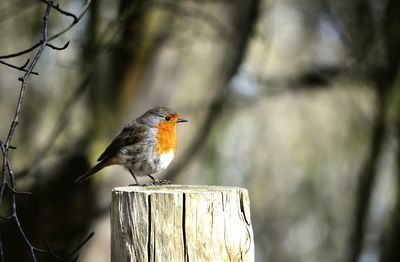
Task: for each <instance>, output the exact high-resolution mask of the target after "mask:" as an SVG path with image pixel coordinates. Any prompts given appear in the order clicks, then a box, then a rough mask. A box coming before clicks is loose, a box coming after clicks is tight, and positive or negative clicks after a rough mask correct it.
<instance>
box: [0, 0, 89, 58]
mask: <svg viewBox="0 0 400 262" xmlns="http://www.w3.org/2000/svg"><path fill="white" fill-rule="evenodd" d="M91 2H92V0H87V1H86V4H85V6H84V7H83V8H82V10H81V12H80V13H79V15H77V16H76V19H74V20H73V21H72V23H71V24H70V25H69V26H67V27H66V28H65V29H63V30H61V31H60V32H58V33H57V34H55V35H53V36H50V37H48V40H47V41H52V40H54V39H56V38H57V37H59V36H61V35H63V34H65V33H66V32H68V31H69V30H70V29H71V28H72V27H74V26H75V25H76V24H77V23H78V22H79V21H80V20H81V19H82V17H83V16H84V15H85V14H86V12H87V10H88V9H89V6H90V3H91ZM41 45H42V43H41V42H38V43H36V44H34V45H33V46H31V47H29V48H27V49H25V50H22V51H20V52H16V53H12V54H8V55H2V56H0V59H6V58H11V57H16V56H21V55H23V54H27V53H29V52H31V51H32V50H35V49H36V48H38V47H40V46H41Z"/></svg>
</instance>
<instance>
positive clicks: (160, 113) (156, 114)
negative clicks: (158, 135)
mask: <svg viewBox="0 0 400 262" xmlns="http://www.w3.org/2000/svg"><path fill="white" fill-rule="evenodd" d="M141 120H142V121H143V123H145V124H147V125H150V126H153V127H166V128H167V127H171V128H172V127H175V126H176V124H177V123H182V122H187V120H186V119H185V118H182V117H181V116H180V115H179V114H178V113H176V112H174V111H172V110H171V109H169V108H166V107H156V108H153V109H151V110H149V111H147V112H146V113H145V114H144V115H143V116H142V117H141Z"/></svg>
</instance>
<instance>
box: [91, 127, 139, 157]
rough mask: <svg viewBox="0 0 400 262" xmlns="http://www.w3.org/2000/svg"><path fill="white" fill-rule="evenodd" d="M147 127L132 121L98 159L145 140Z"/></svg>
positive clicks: (114, 154) (110, 155)
mask: <svg viewBox="0 0 400 262" xmlns="http://www.w3.org/2000/svg"><path fill="white" fill-rule="evenodd" d="M146 132H147V127H146V126H144V125H139V124H136V123H135V124H132V123H130V124H129V125H127V126H126V127H124V129H122V131H121V133H119V135H118V136H117V137H116V138H115V139H114V140H113V141H112V142H111V144H110V145H109V146H108V147H107V148H106V150H104V152H103V154H101V155H100V157H99V158H98V159H97V161H102V160H104V159H106V158H112V157H114V156H116V154H117V153H118V152H119V150H120V149H121V148H122V147H126V146H131V145H135V144H139V143H141V142H143V141H144V138H145V136H146Z"/></svg>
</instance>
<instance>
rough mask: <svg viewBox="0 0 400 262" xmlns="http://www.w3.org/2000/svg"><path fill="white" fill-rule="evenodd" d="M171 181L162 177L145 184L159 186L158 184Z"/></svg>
mask: <svg viewBox="0 0 400 262" xmlns="http://www.w3.org/2000/svg"><path fill="white" fill-rule="evenodd" d="M169 184H171V181H169V180H166V179H163V180H154V181H153V182H151V183H149V184H146V186H160V185H169Z"/></svg>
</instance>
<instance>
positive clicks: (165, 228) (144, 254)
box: [111, 185, 254, 262]
mask: <svg viewBox="0 0 400 262" xmlns="http://www.w3.org/2000/svg"><path fill="white" fill-rule="evenodd" d="M111 261H113V262H117V261H118V262H119V261H124V262H125V261H254V242H253V230H252V225H251V220H250V203H249V197H248V192H247V190H246V189H244V188H237V187H220V186H181V185H162V186H132V187H118V188H115V189H114V190H113V191H112V203H111Z"/></svg>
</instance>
